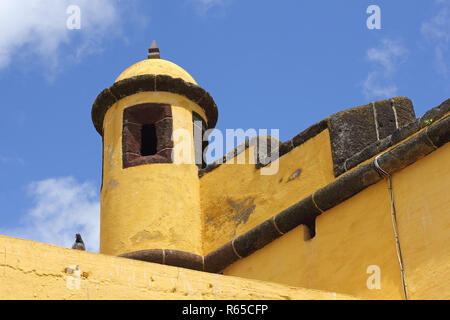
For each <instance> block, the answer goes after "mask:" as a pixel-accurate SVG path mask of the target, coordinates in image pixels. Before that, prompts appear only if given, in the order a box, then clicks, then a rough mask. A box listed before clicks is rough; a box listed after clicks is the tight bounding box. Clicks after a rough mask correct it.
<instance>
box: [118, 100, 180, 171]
mask: <svg viewBox="0 0 450 320" xmlns="http://www.w3.org/2000/svg"><path fill="white" fill-rule="evenodd" d="M149 124H153V125H154V126H155V129H156V137H157V146H156V154H154V155H148V156H143V155H141V150H142V136H141V133H142V127H143V126H144V125H149ZM172 133H173V119H172V106H171V105H169V104H164V103H143V104H138V105H134V106H131V107H127V108H125V109H124V110H123V120H122V162H123V169H126V168H130V167H135V166H140V165H145V164H156V163H173V141H172Z"/></svg>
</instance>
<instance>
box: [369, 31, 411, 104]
mask: <svg viewBox="0 0 450 320" xmlns="http://www.w3.org/2000/svg"><path fill="white" fill-rule="evenodd" d="M407 56H408V50H407V49H406V48H405V47H403V46H402V45H401V44H400V43H399V42H396V41H393V40H390V39H383V40H382V41H381V44H380V46H378V47H376V48H370V49H369V50H367V53H366V58H367V60H368V61H369V62H371V64H372V71H370V72H369V74H368V75H367V77H366V79H365V80H364V82H363V83H362V88H363V94H364V95H365V97H366V99H372V98H388V97H392V96H394V95H396V94H397V87H396V85H395V84H394V83H393V76H394V74H395V72H396V70H397V67H398V66H399V65H400V64H402V63H404V62H405V61H406V59H407Z"/></svg>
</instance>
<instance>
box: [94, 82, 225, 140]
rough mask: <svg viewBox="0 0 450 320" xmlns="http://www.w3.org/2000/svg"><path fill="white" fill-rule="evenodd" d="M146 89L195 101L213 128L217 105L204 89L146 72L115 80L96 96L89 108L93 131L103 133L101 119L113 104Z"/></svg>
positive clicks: (216, 115) (146, 90) (209, 126)
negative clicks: (146, 73)
mask: <svg viewBox="0 0 450 320" xmlns="http://www.w3.org/2000/svg"><path fill="white" fill-rule="evenodd" d="M150 91H162V92H171V93H175V94H179V95H182V96H184V97H186V98H187V99H189V100H191V101H192V102H195V103H197V104H198V105H199V106H200V107H201V108H202V109H203V110H204V111H205V114H206V117H207V119H208V128H214V127H215V125H216V123H217V118H218V110H217V105H216V103H215V102H214V99H213V98H212V97H211V95H210V94H209V93H208V92H207V91H206V90H204V89H203V88H201V87H199V86H197V85H195V84H193V83H189V82H186V81H184V80H183V79H180V78H172V77H171V76H166V75H152V74H148V75H142V76H136V77H131V78H127V79H124V80H121V81H118V82H116V83H114V84H113V85H112V86H111V87H109V88H106V89H105V90H103V91H102V92H101V93H100V94H99V95H98V97H97V99H96V100H95V102H94V105H93V106H92V111H91V116H92V122H93V123H94V126H95V129H96V130H97V132H98V133H99V134H100V135H103V119H104V118H105V114H106V111H108V109H109V108H110V107H111V106H112V105H113V104H114V103H116V102H117V101H119V100H120V99H122V98H125V97H128V96H131V95H133V94H136V93H139V92H150Z"/></svg>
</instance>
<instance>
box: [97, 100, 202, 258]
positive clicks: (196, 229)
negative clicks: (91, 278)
mask: <svg viewBox="0 0 450 320" xmlns="http://www.w3.org/2000/svg"><path fill="white" fill-rule="evenodd" d="M152 102H154V103H166V104H170V105H171V106H172V117H173V129H174V130H178V129H182V130H184V131H183V132H187V133H188V134H191V135H192V134H193V126H192V111H195V112H197V113H198V114H200V115H201V116H202V117H203V118H205V113H204V111H203V110H202V109H201V108H200V107H199V106H198V105H196V104H195V103H193V102H191V101H189V100H188V99H186V98H185V97H182V96H179V95H176V94H173V93H167V92H142V93H138V94H134V95H132V96H129V97H126V98H124V99H121V100H120V101H118V102H117V103H116V104H114V105H113V106H112V107H111V108H110V109H109V110H108V112H107V113H106V116H105V120H104V157H103V189H102V196H101V235H100V237H101V241H100V242H101V247H100V252H102V253H105V254H112V255H119V254H123V253H127V252H132V251H137V250H145V249H161V248H162V249H177V250H183V251H188V252H192V253H197V254H201V253H202V246H201V228H202V223H201V221H202V220H201V211H200V182H199V179H198V169H197V166H196V165H195V163H194V159H195V157H194V144H193V141H188V140H186V141H184V140H181V139H183V137H182V136H180V138H179V139H178V140H177V141H175V146H174V164H152V165H141V166H136V167H130V168H127V169H123V168H122V126H123V124H122V119H123V110H124V109H125V108H127V107H130V106H134V105H136V104H141V103H152ZM191 140H192V139H191ZM186 145H187V146H189V148H187V147H186V148H185V147H184V146H186ZM183 151H184V152H183ZM186 230H189V232H186Z"/></svg>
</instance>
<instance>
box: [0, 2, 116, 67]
mask: <svg viewBox="0 0 450 320" xmlns="http://www.w3.org/2000/svg"><path fill="white" fill-rule="evenodd" d="M116 3H117V1H115V0H112V1H111V0H1V1H0V30H2V32H1V33H0V69H2V68H5V67H7V66H9V65H10V64H12V63H15V62H16V61H15V60H16V59H18V58H19V59H20V61H31V62H35V61H36V60H37V61H38V62H43V63H45V66H46V67H47V68H49V69H50V71H49V73H55V72H56V71H58V70H59V69H60V68H62V64H63V62H66V61H77V60H79V59H80V58H81V57H83V56H84V55H86V54H91V53H93V52H96V51H97V50H99V48H100V44H101V41H102V40H103V38H105V37H106V36H108V35H110V34H111V33H113V32H112V30H116V28H115V26H116V25H117V24H118V23H119V22H120V19H119V14H118V12H117V8H116ZM69 5H77V6H79V7H80V9H81V29H80V30H69V29H68V28H67V19H68V18H69V16H70V15H69V14H67V12H66V11H67V8H68V7H69Z"/></svg>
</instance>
